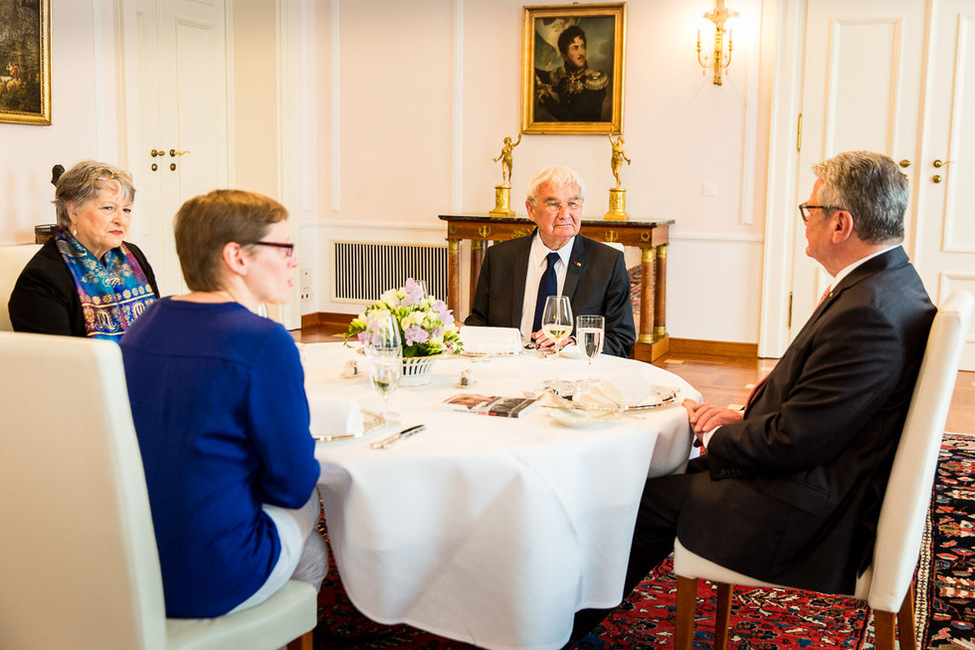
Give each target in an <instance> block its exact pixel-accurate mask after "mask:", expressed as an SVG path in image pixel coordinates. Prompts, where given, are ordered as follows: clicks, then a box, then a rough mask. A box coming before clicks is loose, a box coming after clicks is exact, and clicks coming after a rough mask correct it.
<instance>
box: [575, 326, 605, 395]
mask: <svg viewBox="0 0 975 650" xmlns="http://www.w3.org/2000/svg"><path fill="white" fill-rule="evenodd" d="M605 333H606V319H605V318H603V317H602V316H596V315H593V314H583V315H581V316H577V317H576V343H577V344H578V346H579V347H580V348H581V349H582V351H583V353H584V354H585V355H586V359H588V361H589V364H588V372H587V374H586V381H587V382H591V381H592V362H593V360H594V359H595V358H596V357H598V356H599V355H600V354H602V352H603V336H604V335H605Z"/></svg>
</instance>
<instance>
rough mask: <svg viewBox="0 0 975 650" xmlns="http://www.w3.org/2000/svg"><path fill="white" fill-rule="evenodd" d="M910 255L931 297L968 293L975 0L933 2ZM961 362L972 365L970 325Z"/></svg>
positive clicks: (973, 252) (973, 263)
mask: <svg viewBox="0 0 975 650" xmlns="http://www.w3.org/2000/svg"><path fill="white" fill-rule="evenodd" d="M931 23H932V28H931V45H930V55H929V58H928V62H927V63H928V65H927V77H928V80H929V82H928V85H927V88H926V93H925V97H924V123H923V124H924V126H923V132H922V143H921V156H920V157H919V159H918V163H919V164H918V166H917V169H915V175H916V176H917V185H916V186H915V189H916V193H915V195H914V196H915V197H916V198H917V201H916V203H917V206H918V210H917V221H916V230H915V232H916V234H915V247H914V260H915V263H916V264H917V266H918V269H919V270H920V273H921V277H922V278H923V279H924V284H925V286H926V287H927V289H928V293H930V294H931V299H932V300H936V301H938V302H939V303H940V301H942V300H944V299H945V298H946V297H947V296H948V294H949V293H951V292H952V291H957V290H959V289H961V290H965V291H969V292H971V293H975V216H973V208H972V206H975V0H939V1H936V2H935V3H934V5H933V15H932V20H931ZM972 327H973V330H972V331H971V332H969V335H968V343H967V344H966V346H965V352H964V353H963V356H962V368H964V369H966V370H975V325H973V326H972Z"/></svg>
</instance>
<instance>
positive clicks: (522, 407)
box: [439, 393, 539, 418]
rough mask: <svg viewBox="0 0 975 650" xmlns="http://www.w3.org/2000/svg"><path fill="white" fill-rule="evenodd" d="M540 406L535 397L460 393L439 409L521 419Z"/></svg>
mask: <svg viewBox="0 0 975 650" xmlns="http://www.w3.org/2000/svg"><path fill="white" fill-rule="evenodd" d="M538 405H539V401H538V400H537V399H535V398H534V397H499V396H497V395H478V394H476V393H458V394H457V395H452V396H451V397H448V398H447V399H445V400H444V401H443V402H442V403H441V404H440V407H439V408H440V410H442V411H457V412H460V413H477V414H479V415H496V416H499V417H504V418H520V417H521V416H523V415H525V414H526V413H529V412H530V411H532V410H533V409H534V408H536V407H537V406H538Z"/></svg>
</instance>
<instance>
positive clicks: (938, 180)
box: [931, 174, 941, 183]
mask: <svg viewBox="0 0 975 650" xmlns="http://www.w3.org/2000/svg"><path fill="white" fill-rule="evenodd" d="M931 180H932V181H934V182H935V183H940V182H941V174H935V175H934V176H932V177H931Z"/></svg>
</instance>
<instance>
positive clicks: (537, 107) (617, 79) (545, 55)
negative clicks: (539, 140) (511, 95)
mask: <svg viewBox="0 0 975 650" xmlns="http://www.w3.org/2000/svg"><path fill="white" fill-rule="evenodd" d="M625 41H626V3H625V2H620V3H615V4H591V5H584V4H573V5H546V6H537V7H525V8H524V25H523V32H522V85H521V97H522V103H521V130H522V133H599V134H606V133H612V134H619V133H621V132H622V130H623V55H624V51H625Z"/></svg>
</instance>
